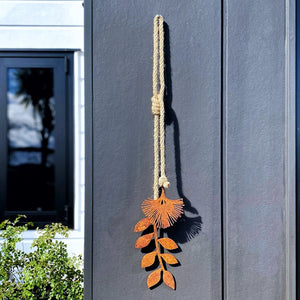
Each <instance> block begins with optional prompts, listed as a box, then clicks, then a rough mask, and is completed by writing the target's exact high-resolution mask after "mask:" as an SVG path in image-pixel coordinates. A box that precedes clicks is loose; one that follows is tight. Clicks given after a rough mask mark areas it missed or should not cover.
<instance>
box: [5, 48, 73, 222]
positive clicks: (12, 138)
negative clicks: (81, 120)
mask: <svg viewBox="0 0 300 300" xmlns="http://www.w3.org/2000/svg"><path fill="white" fill-rule="evenodd" d="M0 78H1V80H0V144H1V147H0V179H1V181H0V219H1V220H3V219H6V218H11V219H14V218H15V217H16V216H17V215H19V214H24V215H26V216H27V221H33V222H34V224H35V226H43V225H45V224H47V223H51V222H62V223H63V224H66V225H69V226H70V227H72V226H73V52H71V51H50V52H46V51H44V52H37V51H32V52H19V51H15V52H8V51H7V52H2V53H0Z"/></svg>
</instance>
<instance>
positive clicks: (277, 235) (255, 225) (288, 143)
mask: <svg viewBox="0 0 300 300" xmlns="http://www.w3.org/2000/svg"><path fill="white" fill-rule="evenodd" d="M293 2H294V1H283V0H281V1H273V0H265V1H259V0H255V1H237V0H227V1H225V7H224V9H225V18H224V20H225V26H224V29H225V36H226V39H225V49H224V50H225V51H224V58H225V70H224V72H225V81H224V82H225V85H224V89H225V92H224V93H225V95H226V96H225V101H224V105H225V106H224V109H225V115H226V119H225V124H224V134H225V143H226V144H225V153H224V158H225V169H226V170H225V173H224V175H225V178H224V182H225V184H226V187H225V191H226V194H225V201H224V203H225V218H224V221H225V226H224V227H225V230H226V234H225V237H226V240H225V242H224V244H225V248H226V249H225V252H226V261H225V284H226V293H225V299H230V300H235V299H236V300H240V299H244V300H253V299H264V300H274V299H295V298H294V297H295V293H294V289H295V285H294V280H295V276H294V269H293V263H294V257H293V255H294V248H293V247H294V242H293V241H294V240H293V236H294V233H295V229H294V227H293V225H294V214H293V210H294V207H295V206H294V205H295V198H294V184H293V182H294V180H295V176H294V173H295V169H294V165H292V164H291V162H294V149H293V147H294V146H293V145H294V136H293V132H294V127H293V126H294V124H293V122H292V121H293V120H294V114H295V110H294V107H293V104H294V98H293V97H294V94H293V89H294V85H293V79H290V78H291V77H293V76H294V71H293V63H294V61H293V59H291V55H293V53H294V49H293V40H294V38H295V36H294V31H293V29H294V19H293V14H291V12H290V10H293ZM290 5H292V6H291V7H290Z"/></svg>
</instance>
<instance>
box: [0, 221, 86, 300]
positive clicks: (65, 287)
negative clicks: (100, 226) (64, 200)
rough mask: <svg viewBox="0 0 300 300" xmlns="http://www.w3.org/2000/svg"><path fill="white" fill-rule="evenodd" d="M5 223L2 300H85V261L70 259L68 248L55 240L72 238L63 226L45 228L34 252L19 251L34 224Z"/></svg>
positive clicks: (0, 254)
mask: <svg viewBox="0 0 300 300" xmlns="http://www.w3.org/2000/svg"><path fill="white" fill-rule="evenodd" d="M21 217H25V216H19V217H18V218H17V219H16V220H15V221H14V222H11V221H9V220H5V221H4V222H2V223H1V224H0V230H2V231H1V232H0V239H2V240H0V299H1V300H33V299H34V300H41V299H47V300H50V299H66V300H67V299H68V300H80V299H83V270H82V257H81V256H78V257H69V256H68V252H67V245H66V244H65V243H64V242H62V241H60V240H55V239H54V238H55V237H56V235H60V236H62V237H68V227H66V226H63V225H62V224H52V225H48V226H45V228H44V229H42V230H39V229H37V231H38V237H37V238H36V239H35V240H34V241H33V243H32V245H31V252H29V253H27V252H25V251H22V250H20V249H18V248H17V247H16V246H17V243H19V242H21V241H22V240H23V239H22V233H23V232H24V231H26V230H27V229H28V228H29V227H30V226H32V224H31V223H27V224H25V225H22V226H20V225H18V222H19V219H20V218H21Z"/></svg>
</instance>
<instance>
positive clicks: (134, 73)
mask: <svg viewBox="0 0 300 300" xmlns="http://www.w3.org/2000/svg"><path fill="white" fill-rule="evenodd" d="M294 2H295V1H293V0H286V1H284V0H280V1H273V0H266V1H258V0H257V1H256V0H255V1H250V2H249V1H246V2H243V1H234V0H224V1H215V0H211V1H198V0H190V1H180V0H178V1H177V0H164V1H154V0H153V1H152V0H147V1H146V0H134V1H124V2H122V1H112V0H102V1H97V0H94V1H88V2H87V3H86V5H85V8H86V28H85V30H86V37H85V38H86V58H87V60H86V67H87V69H86V83H87V84H86V88H87V93H86V101H87V111H86V116H87V123H86V124H87V140H86V141H87V161H86V162H87V166H86V171H87V173H86V180H87V181H86V188H87V193H86V196H87V201H86V240H85V243H86V244H85V261H86V269H85V295H86V299H87V300H89V299H95V300H96V299H105V300H106V299H109V300H110V299H125V300H126V299H204V300H219V299H227V300H241V299H243V300H254V299H255V300H256V299H263V300H274V299H282V300H287V299H295V290H296V288H295V265H294V263H295V209H294V207H295V94H294V75H295V72H294V62H295V60H294V45H295V44H294V40H295V31H294V27H295V26H294V21H295V12H294V11H295V6H294V5H295V3H294ZM156 14H161V15H163V16H164V19H165V22H166V24H165V30H166V40H167V41H166V45H165V52H166V80H167V82H166V84H167V96H166V98H165V101H166V107H167V109H166V113H167V116H166V121H167V127H166V143H167V172H168V176H169V179H170V181H171V184H172V185H171V187H170V189H169V190H168V194H169V195H170V197H171V198H173V199H174V198H176V197H178V196H180V197H183V198H184V201H185V205H186V206H185V216H184V218H183V221H182V222H179V223H178V226H177V228H176V232H171V233H169V235H170V236H172V238H174V239H175V240H176V241H177V242H178V243H179V245H180V249H181V251H180V252H179V253H177V254H176V256H177V258H178V259H179V261H180V264H181V265H180V266H178V267H170V270H171V271H172V273H173V274H174V275H175V278H176V291H172V290H170V289H169V288H168V287H166V286H165V285H163V284H162V285H160V286H158V287H157V288H155V289H154V290H148V289H147V286H146V279H147V276H148V274H149V272H145V270H143V269H141V268H140V260H141V258H142V256H143V254H142V253H141V252H140V251H139V250H137V249H135V248H134V244H135V241H136V239H137V237H138V236H139V235H138V234H137V233H134V232H133V227H134V225H135V223H136V222H137V221H138V220H140V219H141V218H142V217H143V214H142V212H141V210H140V205H141V202H142V201H143V200H144V199H145V198H147V197H150V196H151V195H152V169H153V153H152V149H153V146H152V134H153V133H152V126H153V125H152V119H153V116H152V114H151V101H150V99H151V96H152V78H151V77H152V22H153V17H154V16H155V15H156ZM165 236H167V234H166V235H165Z"/></svg>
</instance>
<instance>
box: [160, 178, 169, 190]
mask: <svg viewBox="0 0 300 300" xmlns="http://www.w3.org/2000/svg"><path fill="white" fill-rule="evenodd" d="M158 184H159V186H163V187H164V188H165V189H167V188H168V187H169V186H170V182H169V181H168V178H167V177H166V176H160V177H159V179H158Z"/></svg>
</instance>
